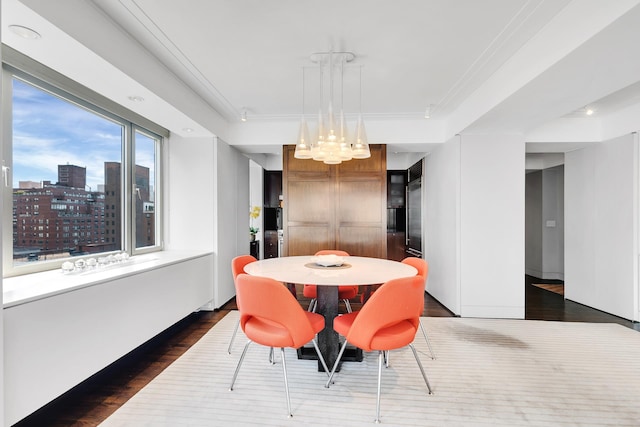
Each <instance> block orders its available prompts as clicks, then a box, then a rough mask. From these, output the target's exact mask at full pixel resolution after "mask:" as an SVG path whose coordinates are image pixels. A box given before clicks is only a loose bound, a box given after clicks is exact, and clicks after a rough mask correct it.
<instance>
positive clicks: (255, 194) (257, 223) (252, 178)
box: [247, 160, 264, 259]
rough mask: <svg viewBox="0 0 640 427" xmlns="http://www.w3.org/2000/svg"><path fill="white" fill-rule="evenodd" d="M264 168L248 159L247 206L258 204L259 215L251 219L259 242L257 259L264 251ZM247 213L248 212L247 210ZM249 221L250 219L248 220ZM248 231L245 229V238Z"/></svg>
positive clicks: (261, 256) (260, 257)
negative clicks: (256, 229) (256, 230)
mask: <svg viewBox="0 0 640 427" xmlns="http://www.w3.org/2000/svg"><path fill="white" fill-rule="evenodd" d="M263 181H264V169H263V168H262V166H260V165H259V164H258V163H256V162H255V161H253V160H250V161H249V206H251V207H253V206H259V207H260V208H261V209H260V216H259V217H258V218H256V219H255V220H253V223H254V227H258V228H259V231H258V234H256V240H258V241H259V242H260V250H259V252H258V254H259V257H258V259H262V258H264V257H263V255H262V254H263V253H264V238H263V236H264V234H263V230H264V200H263V199H264V182H263ZM247 214H248V212H247ZM249 221H251V220H249ZM248 233H249V231H248V230H247V238H249V237H248Z"/></svg>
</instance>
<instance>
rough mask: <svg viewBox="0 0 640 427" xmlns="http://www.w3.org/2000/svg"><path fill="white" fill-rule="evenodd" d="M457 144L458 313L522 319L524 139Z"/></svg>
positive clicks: (483, 138)
mask: <svg viewBox="0 0 640 427" xmlns="http://www.w3.org/2000/svg"><path fill="white" fill-rule="evenodd" d="M460 144H461V145H460V283H461V286H460V297H461V302H460V308H461V309H460V314H461V315H462V316H464V317H497V318H503V317H507V318H524V277H523V273H524V205H525V196H524V190H525V169H524V166H525V143H524V138H523V137H522V136H519V135H462V136H461V141H460ZM452 237H453V236H452Z"/></svg>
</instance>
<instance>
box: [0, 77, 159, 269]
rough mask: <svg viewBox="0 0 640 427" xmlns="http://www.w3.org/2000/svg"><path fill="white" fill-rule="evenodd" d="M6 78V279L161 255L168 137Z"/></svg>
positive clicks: (48, 88)
mask: <svg viewBox="0 0 640 427" xmlns="http://www.w3.org/2000/svg"><path fill="white" fill-rule="evenodd" d="M3 72H4V82H5V83H4V86H3V87H4V89H5V93H4V95H3V96H4V98H3V102H4V106H5V113H4V117H5V122H4V123H5V136H6V130H7V129H9V131H10V135H9V136H10V137H9V138H5V140H4V142H3V150H2V151H3V159H2V160H3V166H4V169H3V170H4V175H5V176H4V177H3V178H4V195H3V202H4V212H5V215H4V219H3V227H4V228H3V229H4V230H5V231H4V236H3V241H4V242H3V243H4V248H3V249H4V250H3V253H4V254H5V257H4V265H3V266H4V271H5V274H6V275H16V274H22V273H28V272H33V271H38V270H43V269H49V268H57V267H59V266H60V265H61V264H62V262H64V261H68V260H70V259H71V260H77V259H79V257H80V258H82V257H87V258H90V257H102V256H107V255H108V254H110V253H118V252H123V251H124V252H126V253H128V254H129V255H135V254H136V253H140V252H147V251H151V250H158V249H161V248H160V243H161V238H160V234H159V233H160V230H161V227H160V226H159V224H160V218H159V215H158V212H159V209H158V205H159V200H158V197H157V195H158V194H159V190H160V189H159V184H160V182H161V180H160V179H159V172H160V170H159V169H160V168H159V166H158V165H159V164H160V153H161V144H162V137H161V136H160V135H158V134H157V133H155V132H152V131H151V130H148V129H146V128H144V127H142V126H140V125H139V124H137V123H134V122H132V121H131V120H126V119H125V118H123V117H121V116H118V115H116V114H113V113H111V112H107V110H106V109H104V108H103V107H102V106H99V105H95V104H91V103H89V102H86V101H84V100H83V99H82V98H81V97H78V96H76V95H75V94H71V93H70V92H67V91H65V90H62V89H60V88H59V87H55V86H53V85H52V84H50V83H48V82H47V81H46V80H45V79H42V78H40V79H37V78H35V77H32V76H30V75H28V74H26V73H24V72H22V71H19V70H16V69H14V68H12V67H9V66H7V67H5V70H4V71H3ZM85 90H86V89H85ZM7 92H9V93H7ZM93 98H94V97H92V99H93ZM7 100H9V101H10V102H9V104H10V105H8V103H7ZM94 102H95V101H94ZM8 107H10V108H8ZM7 110H9V111H7ZM7 206H11V208H12V212H13V214H12V215H11V217H9V215H8V213H9V212H10V211H9V209H7ZM9 230H12V233H11V234H10V233H9Z"/></svg>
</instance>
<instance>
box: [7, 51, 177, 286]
mask: <svg viewBox="0 0 640 427" xmlns="http://www.w3.org/2000/svg"><path fill="white" fill-rule="evenodd" d="M2 48H3V58H2V59H3V62H2V99H1V100H0V102H2V117H1V119H2V121H3V123H2V133H3V134H2V140H3V142H2V147H0V148H1V155H2V159H1V160H2V173H3V176H2V185H0V187H1V190H0V194H1V203H0V206H1V209H2V227H3V230H5V232H4V233H2V252H3V256H2V263H3V265H2V271H3V275H4V277H11V276H18V275H23V274H30V273H35V272H39V271H46V270H52V269H56V268H60V266H61V265H62V263H63V262H64V261H68V260H69V258H61V259H55V260H46V261H38V262H35V263H27V264H26V265H20V266H14V263H13V232H12V231H13V220H14V218H13V173H12V172H13V171H12V165H13V161H12V160H13V114H12V112H13V90H12V89H13V79H14V78H15V79H19V80H22V81H24V82H25V83H27V84H29V85H32V86H34V87H36V88H38V89H40V90H43V91H45V92H48V93H50V94H52V95H53V96H56V97H59V98H61V99H63V100H65V101H67V102H70V103H72V104H75V105H76V106H78V107H79V108H83V109H85V110H87V111H89V112H92V113H94V114H96V115H98V116H100V117H103V118H104V119H106V120H109V121H112V122H114V123H116V124H119V125H122V129H123V134H122V140H121V152H122V155H121V160H120V161H121V165H122V167H121V168H120V174H121V193H122V196H121V213H120V218H121V242H122V244H121V248H120V249H119V250H116V251H110V252H101V253H100V255H101V256H103V255H108V254H109V253H114V252H122V251H124V252H127V253H128V254H129V255H131V256H133V255H138V254H144V253H149V252H156V251H161V250H163V247H164V242H163V234H164V230H163V228H164V227H163V225H164V222H163V219H162V212H163V211H164V210H163V207H162V202H163V201H162V197H161V196H162V193H163V180H162V176H163V171H162V165H163V161H162V156H163V153H164V149H163V146H164V143H165V141H166V138H167V137H168V136H169V131H168V130H166V129H164V128H162V127H161V126H159V125H157V124H155V123H153V122H151V121H150V120H148V119H146V118H144V117H142V116H140V115H138V114H137V113H134V112H132V111H130V110H128V109H126V108H125V107H123V106H121V105H119V104H116V103H115V102H113V101H111V100H109V99H107V98H105V97H103V96H102V95H99V94H97V93H96V92H93V91H92V90H90V89H88V88H86V87H84V86H82V85H81V84H79V83H77V82H75V81H73V80H71V79H69V78H67V77H65V76H63V75H61V74H59V73H57V72H56V71H54V70H51V69H49V68H48V67H45V66H44V65H42V64H40V63H38V62H36V61H34V60H32V59H31V58H28V57H26V56H25V55H23V54H21V53H19V52H17V51H15V50H13V49H11V48H9V47H7V46H5V45H2ZM4 49H6V53H5V51H4ZM136 132H138V133H141V134H143V135H145V136H147V137H149V138H151V139H153V140H154V141H155V145H154V149H155V156H154V162H155V164H154V197H155V198H154V220H155V221H154V223H155V240H154V244H153V245H150V246H144V247H141V248H136V247H135V246H136V242H135V215H136V211H135V200H134V197H135V188H134V186H135V178H134V177H135V164H134V162H133V161H134V160H135V155H134V153H135V143H134V142H135V133H136ZM105 220H106V218H105ZM8 230H11V232H8ZM96 255H97V254H91V255H82V256H74V257H72V259H81V258H89V257H92V256H93V257H95V256H96Z"/></svg>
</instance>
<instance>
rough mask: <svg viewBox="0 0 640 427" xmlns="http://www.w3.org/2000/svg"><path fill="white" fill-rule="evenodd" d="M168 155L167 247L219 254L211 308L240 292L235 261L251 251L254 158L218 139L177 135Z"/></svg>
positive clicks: (215, 264)
mask: <svg viewBox="0 0 640 427" xmlns="http://www.w3.org/2000/svg"><path fill="white" fill-rule="evenodd" d="M168 157H169V161H168V169H169V175H168V178H167V181H168V186H169V192H170V194H169V200H168V205H169V217H168V229H169V233H170V234H169V238H168V245H167V247H168V248H169V249H172V250H192V249H201V250H208V251H212V252H214V265H213V269H214V271H213V276H212V277H213V283H212V284H211V286H212V288H213V301H211V303H210V305H209V306H208V307H207V308H209V309H213V308H219V307H221V306H222V305H224V304H225V303H226V302H227V301H229V300H230V299H231V298H233V296H234V295H235V288H234V286H233V277H232V275H231V260H232V259H233V257H235V256H236V255H239V254H247V253H249V159H248V158H247V157H246V156H244V155H243V154H242V153H240V152H239V151H238V150H237V149H235V148H233V147H231V146H230V145H229V144H227V143H225V142H224V141H221V140H219V139H215V138H181V137H177V136H172V138H171V141H170V143H169V156H168Z"/></svg>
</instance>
